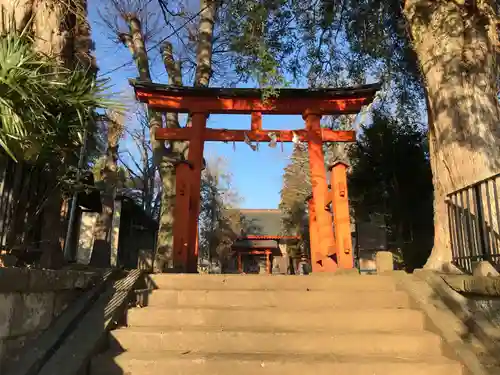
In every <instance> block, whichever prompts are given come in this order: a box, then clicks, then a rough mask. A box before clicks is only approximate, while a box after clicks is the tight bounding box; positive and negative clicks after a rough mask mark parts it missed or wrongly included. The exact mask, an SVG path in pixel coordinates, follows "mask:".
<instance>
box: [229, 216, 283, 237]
mask: <svg viewBox="0 0 500 375" xmlns="http://www.w3.org/2000/svg"><path fill="white" fill-rule="evenodd" d="M234 211H236V212H237V213H238V212H239V219H240V223H239V225H240V228H241V231H239V232H240V234H239V237H246V236H279V235H280V232H281V211H280V210H272V209H235V210H234Z"/></svg>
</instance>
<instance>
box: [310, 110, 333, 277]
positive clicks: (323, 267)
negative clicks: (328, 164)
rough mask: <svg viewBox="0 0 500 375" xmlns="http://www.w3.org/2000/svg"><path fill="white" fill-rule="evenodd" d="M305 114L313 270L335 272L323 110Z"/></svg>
mask: <svg viewBox="0 0 500 375" xmlns="http://www.w3.org/2000/svg"><path fill="white" fill-rule="evenodd" d="M303 118H304V120H305V122H306V129H307V130H308V149H309V169H310V174H311V186H312V199H311V201H312V205H311V206H312V208H313V211H314V217H315V221H314V222H313V228H312V229H310V236H312V237H313V238H314V237H315V238H316V240H314V241H313V242H311V256H312V254H315V256H314V257H315V261H314V262H312V268H313V272H333V271H335V270H336V269H337V264H336V262H335V260H334V259H333V258H332V256H333V255H334V254H335V252H336V251H335V238H334V236H333V223H332V217H331V215H330V213H329V212H327V211H326V209H325V207H326V203H327V202H326V199H325V198H326V197H327V196H328V184H327V179H326V168H325V156H324V153H323V140H322V136H321V124H320V121H321V113H318V112H312V111H306V112H305V113H304V114H303ZM311 231H312V232H311ZM314 232H316V233H314Z"/></svg>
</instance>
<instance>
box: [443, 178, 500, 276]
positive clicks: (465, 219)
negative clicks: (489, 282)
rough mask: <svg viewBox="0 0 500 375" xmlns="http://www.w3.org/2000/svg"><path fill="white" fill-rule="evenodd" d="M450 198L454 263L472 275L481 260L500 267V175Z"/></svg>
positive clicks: (454, 193)
mask: <svg viewBox="0 0 500 375" xmlns="http://www.w3.org/2000/svg"><path fill="white" fill-rule="evenodd" d="M447 198H448V199H447V204H448V218H449V228H450V239H451V247H452V256H453V262H454V264H455V265H456V266H457V267H459V268H460V269H462V270H463V271H465V272H468V273H472V269H473V266H474V264H475V263H476V262H479V261H481V260H488V261H490V262H491V263H492V264H493V265H495V266H497V265H500V234H499V233H500V226H499V223H500V173H499V174H497V175H495V176H492V177H490V178H487V179H485V180H482V181H480V182H477V183H475V184H473V185H470V186H467V187H464V188H462V189H460V190H457V191H455V192H453V193H450V194H448V196H447Z"/></svg>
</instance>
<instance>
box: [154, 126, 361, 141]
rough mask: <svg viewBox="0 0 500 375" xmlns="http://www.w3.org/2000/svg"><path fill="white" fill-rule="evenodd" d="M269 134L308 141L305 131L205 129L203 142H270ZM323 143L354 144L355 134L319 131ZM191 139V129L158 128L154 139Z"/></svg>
mask: <svg viewBox="0 0 500 375" xmlns="http://www.w3.org/2000/svg"><path fill="white" fill-rule="evenodd" d="M269 133H275V134H276V135H277V137H278V139H277V141H278V142H292V140H293V137H294V134H296V135H297V136H298V137H299V140H300V141H307V140H308V137H309V136H308V132H307V130H306V129H297V130H233V129H206V130H205V132H204V138H203V139H204V140H205V141H222V142H244V141H245V135H246V137H248V139H250V140H251V141H257V142H270V141H271V139H270V138H269ZM320 134H321V140H322V141H323V142H355V141H356V132H354V131H350V130H330V129H321V132H320ZM191 137H193V129H192V128H177V129H167V128H160V129H158V130H157V131H156V139H162V140H179V141H181V140H190V139H191Z"/></svg>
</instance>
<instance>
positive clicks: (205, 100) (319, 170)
mask: <svg viewBox="0 0 500 375" xmlns="http://www.w3.org/2000/svg"><path fill="white" fill-rule="evenodd" d="M131 85H132V86H133V87H134V90H135V95H136V98H137V99H138V100H139V101H141V102H143V103H146V104H147V105H148V107H149V108H151V109H154V110H157V111H162V112H177V113H190V115H191V127H184V128H176V129H167V128H161V129H158V130H157V132H156V139H159V140H187V141H189V152H188V162H189V166H187V165H186V164H179V166H178V167H177V170H176V173H177V188H176V207H175V213H174V264H175V263H177V264H178V265H180V266H181V267H180V268H181V269H182V270H184V271H188V272H196V265H197V262H196V261H197V256H198V249H197V247H198V244H197V242H198V216H199V210H200V188H201V171H202V168H203V149H204V143H205V141H223V142H243V141H245V140H250V141H257V142H269V141H271V136H270V134H271V133H274V135H275V136H276V140H277V141H278V142H292V141H293V140H294V137H297V138H298V139H299V140H300V141H305V142H307V144H308V151H309V166H310V173H311V184H312V207H310V208H311V209H312V211H311V212H314V216H315V225H314V226H313V227H312V228H311V238H314V239H315V240H314V241H311V253H312V254H315V255H314V258H315V262H313V271H315V272H325V271H327V272H328V271H334V270H335V269H337V267H338V266H340V267H342V268H352V250H351V249H352V246H351V245H349V244H348V243H347V242H346V241H349V243H350V228H349V235H348V237H347V233H343V234H341V233H342V231H345V230H346V226H345V225H341V226H337V228H336V234H337V237H339V235H340V234H341V237H342V243H341V244H338V243H336V241H335V236H334V232H333V222H332V215H331V214H330V212H328V211H327V210H326V209H325V207H326V205H327V203H328V196H329V193H328V184H327V176H326V170H325V162H324V154H323V142H354V141H355V139H356V134H355V132H354V131H335V130H330V129H323V128H321V125H320V120H321V116H322V115H339V114H356V113H358V112H359V111H360V110H361V108H362V107H363V106H365V105H368V104H370V103H371V102H372V101H373V98H374V97H375V94H376V92H377V90H379V88H380V85H378V84H373V85H363V86H357V87H348V88H334V89H280V90H279V92H278V96H277V97H272V98H268V99H266V100H264V99H263V91H262V90H260V89H240V88H238V89H224V88H207V87H178V86H170V85H161V84H154V83H150V82H139V81H134V80H132V81H131ZM211 113H213V114H251V127H250V130H248V131H246V130H226V129H210V128H207V127H206V122H207V117H208V115H209V114H211ZM262 114H275V115H289V114H296V115H302V117H303V118H304V120H305V123H306V128H305V129H300V130H268V129H265V130H264V129H262ZM335 170H336V174H339V173H340V174H342V173H344V175H345V168H343V169H339V168H336V169H335ZM339 171H340V172H339ZM334 190H335V189H334ZM344 196H345V200H344V201H343V205H344V206H345V204H347V190H345V193H344ZM339 197H340V196H339ZM332 198H333V197H332ZM333 201H334V202H337V201H338V202H341V201H342V200H339V199H333ZM334 202H332V210H333V216H334V217H337V218H338V217H340V216H345V215H344V214H340V215H339V214H338V213H337V212H336V211H337V210H338V209H339V208H338V207H341V206H339V204H333V203H334ZM347 207H348V206H347ZM347 209H348V208H347ZM340 210H341V211H343V212H345V207H344V208H340ZM341 228H343V229H341ZM339 231H340V232H341V233H339ZM313 232H315V233H313ZM338 239H340V238H338ZM346 256H347V257H349V258H350V259H351V262H350V265H349V261H341V262H339V261H340V260H341V259H342V258H345V257H346ZM337 262H338V265H337Z"/></svg>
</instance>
